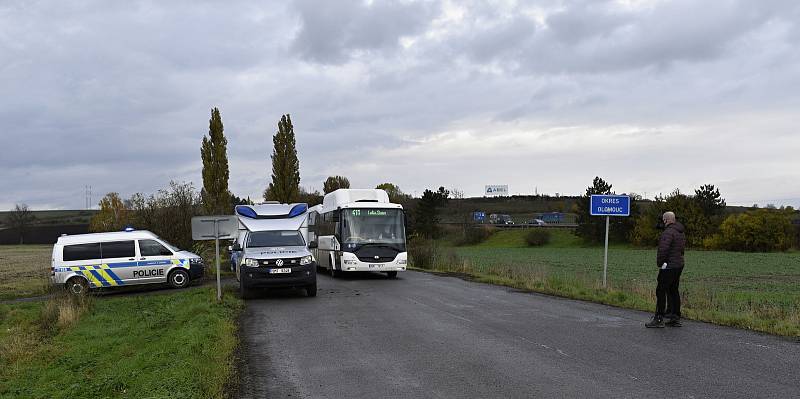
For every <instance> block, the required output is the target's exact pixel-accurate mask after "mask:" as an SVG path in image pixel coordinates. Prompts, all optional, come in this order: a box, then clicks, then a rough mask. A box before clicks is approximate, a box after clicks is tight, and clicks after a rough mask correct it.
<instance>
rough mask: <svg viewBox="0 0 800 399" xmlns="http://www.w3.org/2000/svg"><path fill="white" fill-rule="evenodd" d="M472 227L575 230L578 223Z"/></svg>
mask: <svg viewBox="0 0 800 399" xmlns="http://www.w3.org/2000/svg"><path fill="white" fill-rule="evenodd" d="M439 224H446V225H457V226H463V225H464V223H457V222H442V223H439ZM470 226H473V227H477V226H489V227H496V228H498V229H542V228H544V229H553V228H555V229H559V228H560V229H574V228H576V227H578V224H577V223H547V224H545V225H536V224H524V223H522V224H493V223H475V224H470Z"/></svg>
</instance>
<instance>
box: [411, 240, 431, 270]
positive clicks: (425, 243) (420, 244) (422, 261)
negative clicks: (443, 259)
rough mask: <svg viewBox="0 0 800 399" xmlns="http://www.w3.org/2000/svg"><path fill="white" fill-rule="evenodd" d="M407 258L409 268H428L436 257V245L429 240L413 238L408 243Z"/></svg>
mask: <svg viewBox="0 0 800 399" xmlns="http://www.w3.org/2000/svg"><path fill="white" fill-rule="evenodd" d="M408 256H409V263H410V264H411V266H413V267H417V268H420V269H427V268H430V267H431V266H432V265H433V262H434V259H435V257H436V243H435V242H434V241H433V240H430V239H424V238H421V237H415V238H414V239H412V240H410V241H409V242H408Z"/></svg>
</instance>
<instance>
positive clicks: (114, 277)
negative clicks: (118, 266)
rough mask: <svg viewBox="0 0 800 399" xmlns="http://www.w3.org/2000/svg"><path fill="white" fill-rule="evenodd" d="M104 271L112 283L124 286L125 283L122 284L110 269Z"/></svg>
mask: <svg viewBox="0 0 800 399" xmlns="http://www.w3.org/2000/svg"><path fill="white" fill-rule="evenodd" d="M109 267H110V266H109ZM104 270H105V271H106V273H108V275H109V276H111V278H113V279H114V281H116V282H117V284H119V285H123V284H125V283H123V282H122V280H121V279H120V278H119V277H118V276H117V275H116V274H115V273H114V272H112V271H111V269H104Z"/></svg>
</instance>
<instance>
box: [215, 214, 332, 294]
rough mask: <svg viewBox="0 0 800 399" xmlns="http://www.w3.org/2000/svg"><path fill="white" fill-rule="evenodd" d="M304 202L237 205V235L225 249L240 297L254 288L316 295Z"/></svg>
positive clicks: (313, 264)
mask: <svg viewBox="0 0 800 399" xmlns="http://www.w3.org/2000/svg"><path fill="white" fill-rule="evenodd" d="M307 210H308V205H307V204H304V203H295V204H280V203H266V204H260V205H237V206H236V207H235V209H234V211H235V213H236V216H237V217H238V218H239V236H238V238H237V239H236V242H235V243H234V244H233V245H231V246H230V247H229V248H228V249H229V250H230V251H231V268H232V269H233V270H234V271H235V272H236V279H237V280H238V281H239V289H240V291H241V296H242V298H248V297H250V296H251V295H252V293H253V291H254V290H256V289H264V288H302V289H304V290H305V291H306V295H307V296H309V297H315V296H317V269H316V263H315V262H314V258H313V256H312V255H311V252H310V251H309V249H308V247H307V245H306V241H305V236H306V234H307V231H308V224H307V218H306V211H307Z"/></svg>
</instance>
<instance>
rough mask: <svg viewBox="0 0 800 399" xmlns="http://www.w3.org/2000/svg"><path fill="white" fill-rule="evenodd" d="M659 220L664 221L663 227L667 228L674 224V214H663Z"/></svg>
mask: <svg viewBox="0 0 800 399" xmlns="http://www.w3.org/2000/svg"><path fill="white" fill-rule="evenodd" d="M661 220H663V221H664V225H666V226H669V225H671V224H673V223H675V213H674V212H664V216H662V217H661Z"/></svg>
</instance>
